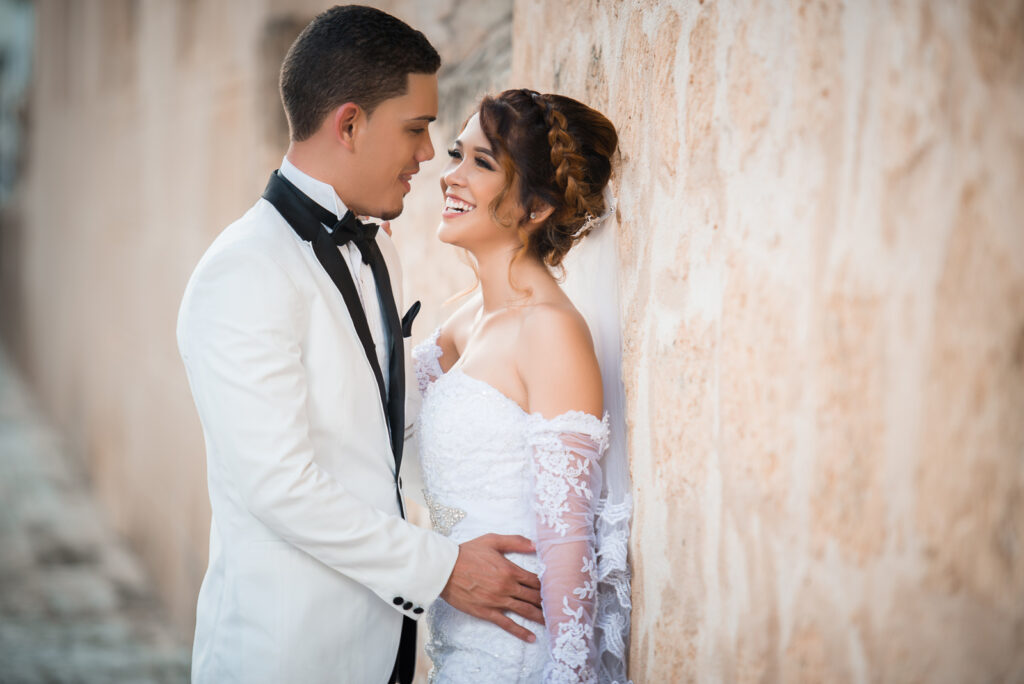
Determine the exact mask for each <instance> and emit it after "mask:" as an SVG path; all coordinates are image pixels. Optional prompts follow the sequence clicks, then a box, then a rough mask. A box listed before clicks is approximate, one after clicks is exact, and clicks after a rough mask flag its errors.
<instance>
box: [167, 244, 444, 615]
mask: <svg viewBox="0 0 1024 684" xmlns="http://www.w3.org/2000/svg"><path fill="white" fill-rule="evenodd" d="M307 315H308V305H307V303H306V302H305V301H304V300H303V297H302V296H300V293H299V291H298V289H297V288H296V286H295V285H294V283H293V282H292V281H291V279H290V278H289V277H288V275H287V273H286V272H285V270H284V269H283V268H281V267H280V266H279V265H278V264H277V263H276V262H275V261H274V259H273V257H272V255H269V254H266V253H265V252H264V251H262V250H258V249H254V248H243V247H239V246H237V245H230V246H229V248H225V249H222V250H221V251H220V252H218V253H216V254H215V255H211V256H209V258H207V259H204V262H203V263H201V264H200V267H198V268H197V270H196V273H195V274H194V275H193V279H192V282H191V283H190V284H189V288H188V290H187V291H186V295H185V299H184V301H183V303H182V310H181V313H180V316H179V323H178V343H179V348H180V351H181V354H182V358H183V360H184V362H185V366H186V370H187V372H188V377H189V383H190V385H191V388H192V393H193V396H194V398H195V400H196V406H197V409H198V411H199V417H200V420H201V421H202V424H203V429H204V433H205V435H206V439H207V449H208V453H210V454H216V455H217V456H216V457H217V460H218V462H217V463H212V462H211V463H210V464H209V467H210V468H211V470H212V469H214V468H216V469H218V471H219V472H220V473H222V475H223V477H224V478H225V480H226V481H228V482H229V483H230V486H232V487H234V488H235V490H236V492H237V495H238V497H239V498H240V500H241V502H242V504H243V505H244V506H245V507H246V508H247V509H248V511H249V512H250V513H251V514H252V515H253V516H254V517H256V518H257V519H258V520H259V521H260V522H262V523H263V524H264V525H265V526H266V527H267V528H269V529H270V530H271V531H273V532H274V533H275V534H277V535H278V536H280V538H282V539H284V540H285V541H287V542H289V543H290V544H292V545H294V546H295V547H297V548H299V549H301V550H303V551H305V552H306V553H308V554H310V555H311V556H313V557H314V558H316V559H317V560H319V561H320V562H322V563H324V564H325V565H327V566H329V567H331V568H333V569H334V570H336V571H338V572H339V573H341V574H343V575H345V576H347V577H349V578H351V579H353V580H355V581H357V582H359V583H361V584H363V585H365V586H366V587H368V588H369V589H371V590H372V591H373V592H374V593H376V594H377V595H378V596H380V597H381V598H382V599H383V600H384V601H386V602H387V603H388V604H389V605H393V606H394V607H395V608H396V609H398V610H399V611H401V612H403V614H407V615H410V617H418V615H419V614H420V612H422V611H420V612H413V611H415V609H416V608H420V607H424V606H426V605H428V604H429V603H431V602H432V601H433V600H434V599H435V598H436V597H437V596H438V595H439V594H440V592H441V590H442V589H443V588H444V586H445V584H446V583H447V581H448V577H449V575H450V573H451V570H452V568H453V567H454V564H455V560H456V558H457V556H458V546H457V545H456V544H455V543H453V542H452V541H451V540H449V539H447V538H445V537H443V536H441V535H438V534H436V533H434V532H431V531H429V530H425V529H422V528H419V527H416V526H415V525H413V524H411V523H408V522H406V521H404V520H402V519H401V518H400V517H398V516H396V515H393V514H390V513H387V512H385V511H382V510H379V509H377V508H375V507H373V506H371V505H368V504H366V503H365V502H363V501H361V500H360V499H359V498H357V497H355V496H353V495H352V494H351V493H350V491H349V490H348V489H346V486H345V484H344V483H342V482H340V481H338V480H337V479H335V478H334V477H333V476H331V475H330V474H329V473H328V472H326V471H325V470H323V469H322V468H321V467H320V466H319V465H318V464H317V462H316V460H315V459H314V452H313V444H312V441H311V439H310V434H309V433H310V426H309V422H308V416H307V413H306V401H307V380H306V373H307V369H306V368H305V367H304V365H303V359H302V351H301V337H300V335H301V332H300V331H302V330H304V329H305V328H306V316H307ZM398 599H401V601H399V600H398ZM406 604H411V605H408V606H407V605H406Z"/></svg>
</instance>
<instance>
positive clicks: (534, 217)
mask: <svg viewBox="0 0 1024 684" xmlns="http://www.w3.org/2000/svg"><path fill="white" fill-rule="evenodd" d="M536 218H537V212H535V211H531V212H530V220H531V221H533V220H535V219H536Z"/></svg>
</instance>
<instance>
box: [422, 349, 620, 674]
mask: <svg viewBox="0 0 1024 684" xmlns="http://www.w3.org/2000/svg"><path fill="white" fill-rule="evenodd" d="M436 340H437V333H436V332H435V333H434V335H433V336H432V337H431V338H430V339H428V340H426V341H425V342H424V343H422V344H420V345H419V346H417V347H416V349H415V350H414V352H413V358H414V361H415V363H416V374H417V380H418V382H419V385H420V391H421V393H422V394H423V405H422V409H421V413H420V418H419V422H418V433H419V435H418V436H419V440H418V441H419V445H420V460H421V466H422V471H423V483H424V498H425V500H426V502H427V504H428V507H429V510H430V517H431V522H432V524H433V526H434V528H435V529H436V530H437V531H439V532H441V533H442V534H446V535H448V536H450V537H451V538H452V539H453V540H454V541H456V542H459V543H461V542H464V541H468V540H470V539H473V538H475V537H478V536H480V535H482V534H487V533H491V532H494V533H498V534H519V535H522V536H524V537H527V538H529V539H531V540H533V541H534V543H535V544H536V546H537V549H538V553H537V554H530V555H522V554H509V559H510V560H512V561H513V562H515V563H517V564H518V565H520V566H522V567H524V568H526V569H527V570H530V571H532V572H536V573H538V575H539V576H540V577H541V585H542V586H541V595H542V601H543V603H544V608H543V609H544V616H545V621H546V622H547V626H546V627H545V625H540V624H537V623H532V622H529V621H527V620H524V619H522V618H520V617H519V616H517V615H514V614H511V613H509V616H510V617H511V618H512V619H513V620H515V621H516V622H518V623H519V624H521V625H524V626H526V627H527V628H528V629H531V630H533V632H534V633H535V634H536V635H537V641H536V642H535V643H534V644H527V643H525V642H523V641H520V640H519V639H516V638H515V637H513V636H511V635H510V634H508V633H507V632H505V631H504V630H502V629H501V628H499V627H497V626H495V625H493V624H491V623H490V622H486V621H483V620H479V619H477V618H473V617H470V616H468V615H466V614H464V613H461V612H459V611H457V610H455V609H453V608H452V607H451V606H449V605H448V604H447V603H445V602H444V601H443V600H441V599H438V600H437V601H436V602H435V603H434V604H433V605H432V606H431V607H430V609H429V610H428V613H427V624H428V627H429V630H430V639H429V641H428V643H427V653H428V655H429V656H430V658H431V660H432V661H433V663H434V669H433V671H432V673H431V680H430V681H431V682H445V683H459V682H483V681H487V682H517V683H527V682H529V683H533V682H597V681H598V671H599V667H598V660H599V659H598V655H597V645H596V642H595V633H594V617H595V613H596V611H597V607H596V606H595V602H596V585H597V571H598V567H597V566H598V554H597V553H596V548H595V546H596V545H595V534H594V512H595V510H596V508H597V507H598V504H599V502H598V501H597V500H596V499H597V497H596V494H595V492H599V491H600V477H601V471H600V467H599V466H598V459H599V457H600V454H601V452H602V451H603V450H604V448H605V445H606V444H607V439H608V425H607V419H605V420H603V421H602V420H598V419H597V418H596V417H594V416H592V415H589V414H586V413H582V412H578V411H572V412H569V413H565V414H563V415H560V416H558V417H556V418H553V419H545V418H543V417H542V416H541V415H539V414H529V413H527V412H525V411H524V410H523V409H522V408H521V407H520V406H519V405H518V404H517V403H516V402H514V401H512V400H511V399H509V398H508V397H507V396H505V395H504V394H502V393H501V392H499V391H498V390H497V389H495V388H494V387H492V386H491V385H489V384H487V383H485V382H483V381H481V380H478V379H476V378H474V377H472V376H470V375H467V374H465V373H463V372H462V371H460V370H453V371H450V372H448V373H443V372H442V370H441V367H440V365H439V363H438V359H439V358H440V357H441V350H440V348H438V347H437V344H436ZM623 562H624V549H623ZM602 681H610V680H608V679H606V678H602Z"/></svg>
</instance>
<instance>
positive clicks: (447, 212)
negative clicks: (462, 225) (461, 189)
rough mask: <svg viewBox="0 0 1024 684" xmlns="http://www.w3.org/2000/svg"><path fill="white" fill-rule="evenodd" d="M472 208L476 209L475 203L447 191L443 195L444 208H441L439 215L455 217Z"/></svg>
mask: <svg viewBox="0 0 1024 684" xmlns="http://www.w3.org/2000/svg"><path fill="white" fill-rule="evenodd" d="M474 209H476V205H474V204H471V203H469V202H467V201H466V200H464V199H462V198H461V197H459V196H458V195H454V194H452V193H450V192H449V193H446V194H445V196H444V208H443V209H442V210H441V217H442V218H446V219H450V218H457V217H459V216H463V215H465V214H468V213H469V212H471V211H473V210H474Z"/></svg>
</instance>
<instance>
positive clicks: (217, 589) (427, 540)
mask: <svg viewBox="0 0 1024 684" xmlns="http://www.w3.org/2000/svg"><path fill="white" fill-rule="evenodd" d="M439 65H440V58H439V57H438V54H437V52H436V51H435V50H434V48H433V47H432V46H431V45H430V43H429V42H427V40H426V38H424V36H423V35H422V34H421V33H420V32H418V31H415V30H413V29H412V28H410V27H409V26H407V25H406V24H404V23H402V22H401V21H399V20H397V19H395V18H394V17H392V16H390V15H387V14H385V13H383V12H380V11H378V10H374V9H370V8H367V7H358V6H347V7H334V8H333V9H330V10H328V11H326V12H324V13H323V14H321V15H320V16H318V17H317V18H316V19H314V20H313V22H312V23H311V24H310V25H309V26H307V27H306V29H305V30H304V31H303V32H302V34H301V35H300V36H299V37H298V39H296V41H295V43H294V44H293V45H292V47H291V49H290V50H289V52H288V55H287V57H286V58H285V61H284V65H283V67H282V69H281V95H282V99H283V101H284V106H285V110H286V112H287V115H288V121H289V126H290V129H291V145H290V147H289V149H288V153H287V156H286V157H285V159H284V161H283V162H282V163H281V168H280V170H279V171H277V172H275V173H274V174H273V176H272V177H271V180H270V183H269V185H268V186H267V189H266V191H265V192H264V196H263V198H262V199H260V200H259V201H258V202H257V203H256V204H255V205H254V206H253V207H252V208H251V209H249V211H248V212H247V213H246V214H245V215H244V216H243V217H242V218H240V219H239V220H238V221H236V222H235V223H233V224H232V225H230V226H229V227H228V228H227V229H226V230H224V232H223V233H221V235H220V236H219V237H218V238H217V239H216V240H215V241H214V243H213V245H212V246H211V247H210V248H209V250H208V251H207V252H206V254H205V255H204V256H203V258H202V260H201V261H200V262H199V265H198V266H197V267H196V270H195V272H194V273H193V275H192V278H191V280H190V281H189V284H188V288H187V289H186V291H185V296H184V299H183V301H182V304H181V312H180V315H179V320H178V345H179V348H180V350H181V355H182V358H183V359H184V362H185V367H186V370H187V373H188V378H189V383H190V386H191V388H192V394H193V397H194V399H195V403H196V408H197V409H198V413H199V417H200V420H201V422H202V426H203V433H204V436H205V440H206V451H207V471H208V484H209V491H210V503H211V506H212V509H213V519H212V524H211V528H210V564H209V568H208V569H207V572H206V576H205V578H204V580H203V585H202V589H201V590H200V593H199V601H198V606H197V615H196V632H195V644H194V649H193V662H192V681H193V682H203V683H205V682H210V683H214V682H215V683H217V684H226V683H229V682H244V683H246V684H251V683H254V682H268V683H270V682H273V683H275V684H278V683H298V682H302V683H304V684H306V683H309V684H315V683H317V682H360V683H363V682H367V683H370V684H373V683H384V682H395V681H397V682H403V683H404V682H409V681H411V679H412V675H413V671H414V665H415V663H414V658H415V630H416V622H415V620H417V619H418V618H419V617H420V616H422V615H423V613H424V610H425V609H426V608H427V607H428V606H429V605H430V604H431V603H432V602H433V601H434V600H436V599H437V598H438V596H441V597H442V598H444V599H445V600H446V601H447V602H448V603H450V604H451V605H453V606H454V607H455V608H458V609H459V610H462V611H464V612H466V613H469V614H471V615H475V616H477V617H480V618H483V619H486V620H490V621H491V622H494V623H495V624H497V625H499V626H501V627H503V628H504V629H506V630H508V631H509V632H511V633H513V634H515V635H517V636H519V637H520V638H523V639H526V640H532V634H530V632H528V631H527V630H526V629H524V628H522V627H521V626H520V625H518V624H515V623H514V622H513V621H512V620H511V619H510V618H509V617H507V615H506V612H505V611H511V612H514V613H517V614H519V615H521V616H523V617H525V618H528V619H531V620H535V621H541V613H540V610H539V605H540V595H539V591H538V589H539V587H540V584H539V582H538V580H537V577H536V576H535V575H533V574H531V573H527V572H526V571H524V570H522V569H521V568H519V567H518V566H516V565H514V564H512V563H511V562H509V561H508V560H507V559H505V558H504V556H503V555H502V554H503V553H505V552H527V553H528V552H532V551H533V548H532V545H531V544H530V542H529V541H528V540H526V539H524V538H522V537H509V536H499V535H486V536H484V537H480V538H477V539H474V540H471V541H469V542H466V543H463V544H461V545H457V544H455V543H454V542H452V541H451V540H449V539H448V538H447V537H444V536H441V535H439V534H436V533H434V532H431V531H428V530H425V529H422V528H419V527H416V526H414V525H412V524H410V523H408V522H406V521H405V519H404V510H403V503H402V491H401V479H400V478H399V477H398V474H399V472H400V470H399V468H400V464H401V461H402V450H403V439H404V434H405V430H406V427H407V421H406V420H405V416H404V409H405V406H404V397H405V394H406V378H407V377H408V376H409V375H411V374H410V373H409V372H407V370H406V367H405V366H406V354H405V344H404V337H405V336H407V335H408V334H409V327H410V326H411V316H407V320H405V321H404V322H400V319H399V313H398V312H399V311H401V310H402V309H401V303H400V301H396V299H400V297H401V293H402V283H401V271H400V269H399V264H398V257H397V254H396V252H395V249H394V246H393V245H392V243H391V241H390V239H389V237H388V236H387V235H386V234H385V233H384V232H383V231H378V230H377V229H376V226H372V225H367V224H363V223H361V222H360V221H358V220H357V219H356V218H355V216H357V215H360V216H361V215H366V216H375V217H380V218H382V219H390V218H394V217H395V216H398V215H399V213H401V211H402V204H403V198H404V196H405V194H406V193H407V192H409V181H410V179H411V178H412V176H413V175H415V174H416V172H417V171H418V170H419V165H420V164H421V163H422V162H425V161H427V160H428V159H431V158H432V157H433V155H434V150H433V147H432V146H431V143H430V137H429V134H428V132H427V125H428V124H429V123H430V122H431V121H433V120H434V118H435V116H436V114H437V76H436V72H437V69H438V67H439ZM413 315H414V314H413ZM412 391H415V389H413V390H412Z"/></svg>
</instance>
